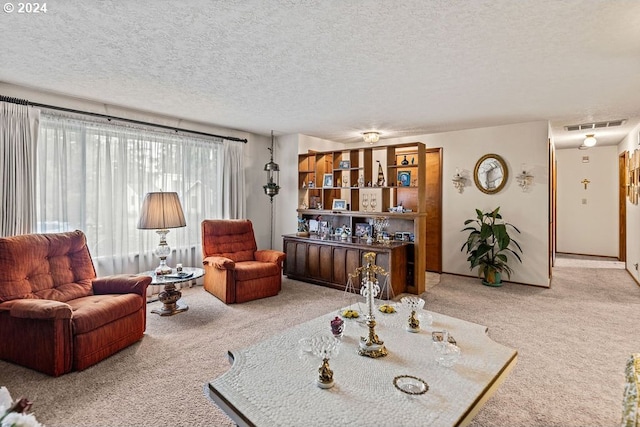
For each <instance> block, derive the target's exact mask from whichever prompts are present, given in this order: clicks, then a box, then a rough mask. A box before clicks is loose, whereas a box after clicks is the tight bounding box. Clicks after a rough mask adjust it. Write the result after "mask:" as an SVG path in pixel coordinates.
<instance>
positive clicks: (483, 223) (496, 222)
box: [460, 207, 522, 286]
mask: <svg viewBox="0 0 640 427" xmlns="http://www.w3.org/2000/svg"><path fill="white" fill-rule="evenodd" d="M499 210H500V207H497V208H496V209H494V210H493V211H491V212H482V211H481V210H480V209H476V214H477V216H476V218H475V219H468V220H466V221H465V222H464V225H465V226H467V227H465V228H463V229H462V231H469V236H468V237H467V241H466V242H464V244H463V245H462V248H460V250H461V251H464V250H465V249H466V251H467V254H468V255H469V257H468V258H467V261H469V263H470V269H471V270H473V269H474V268H475V267H479V269H478V275H479V276H481V277H483V280H482V283H483V284H484V285H487V286H502V273H505V274H506V275H507V277H508V278H511V273H513V270H512V269H511V267H510V266H509V265H508V264H507V260H508V258H507V253H511V254H512V255H513V256H514V257H515V259H517V260H518V261H520V262H522V259H521V258H520V255H519V254H518V252H520V253H522V248H521V247H520V245H519V244H518V242H516V241H515V240H513V239H512V238H511V237H510V236H509V232H508V230H509V229H511V230H513V231H516V232H517V233H520V230H518V229H517V228H516V227H515V226H514V225H512V224H509V223H507V222H504V221H503V219H502V216H501V215H500V213H499Z"/></svg>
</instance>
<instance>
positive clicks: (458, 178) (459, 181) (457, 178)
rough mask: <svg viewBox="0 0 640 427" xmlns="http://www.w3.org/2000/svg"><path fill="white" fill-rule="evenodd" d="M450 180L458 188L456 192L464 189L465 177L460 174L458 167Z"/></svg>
mask: <svg viewBox="0 0 640 427" xmlns="http://www.w3.org/2000/svg"><path fill="white" fill-rule="evenodd" d="M451 181H452V182H453V187H454V188H455V189H456V190H458V193H462V192H463V191H464V185H465V183H466V182H467V178H465V177H464V176H462V175H460V169H458V168H456V174H455V175H454V176H453V179H452V180H451Z"/></svg>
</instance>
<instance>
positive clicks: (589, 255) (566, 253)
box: [556, 252, 620, 261]
mask: <svg viewBox="0 0 640 427" xmlns="http://www.w3.org/2000/svg"><path fill="white" fill-rule="evenodd" d="M556 255H576V256H588V257H593V258H605V259H610V260H612V261H620V258H618V257H615V256H609V255H594V254H582V253H577V252H556Z"/></svg>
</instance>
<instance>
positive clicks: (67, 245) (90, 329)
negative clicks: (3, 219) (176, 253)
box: [0, 230, 151, 376]
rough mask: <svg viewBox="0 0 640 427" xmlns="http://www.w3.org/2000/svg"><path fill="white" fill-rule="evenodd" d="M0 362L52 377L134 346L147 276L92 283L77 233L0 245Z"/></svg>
mask: <svg viewBox="0 0 640 427" xmlns="http://www.w3.org/2000/svg"><path fill="white" fill-rule="evenodd" d="M0 271H2V274H1V275H0V343H1V344H0V359H2V360H6V361H9V362H13V363H16V364H18V365H22V366H26V367H28V368H31V369H35V370H37V371H40V372H44V373H45V374H49V375H53V376H59V375H62V374H64V373H67V372H69V371H73V370H77V371H80V370H82V369H85V368H87V367H89V366H91V365H94V364H96V363H98V362H99V361H101V360H103V359H105V358H107V357H109V356H110V355H112V354H114V353H116V352H117V351H119V350H121V349H123V348H125V347H127V346H129V345H131V344H133V343H134V342H136V341H138V340H140V339H141V338H142V337H143V335H144V330H145V327H146V320H147V307H146V290H147V286H148V285H149V283H151V277H148V276H134V275H114V276H107V277H102V278H96V272H95V269H94V266H93V261H92V260H91V256H90V255H89V249H88V248H87V242H86V237H85V235H84V233H83V232H82V231H77V230H76V231H72V232H67V233H51V234H25V235H20V236H13V237H4V238H0Z"/></svg>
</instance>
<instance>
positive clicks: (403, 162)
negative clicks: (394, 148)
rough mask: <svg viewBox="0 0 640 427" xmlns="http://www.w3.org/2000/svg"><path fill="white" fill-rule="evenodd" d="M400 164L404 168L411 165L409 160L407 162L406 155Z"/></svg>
mask: <svg viewBox="0 0 640 427" xmlns="http://www.w3.org/2000/svg"><path fill="white" fill-rule="evenodd" d="M400 164H401V165H402V166H406V165H408V164H409V160H407V156H406V155H405V156H404V159H403V160H402V161H401V162H400Z"/></svg>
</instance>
